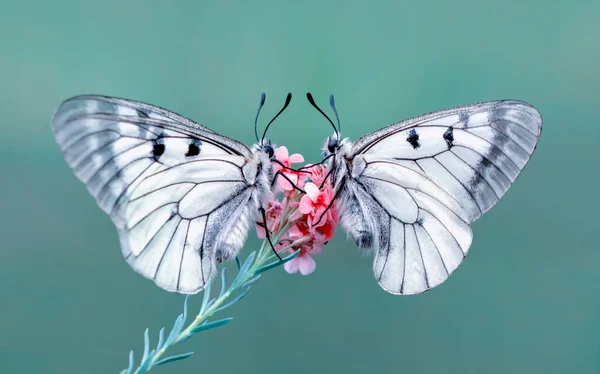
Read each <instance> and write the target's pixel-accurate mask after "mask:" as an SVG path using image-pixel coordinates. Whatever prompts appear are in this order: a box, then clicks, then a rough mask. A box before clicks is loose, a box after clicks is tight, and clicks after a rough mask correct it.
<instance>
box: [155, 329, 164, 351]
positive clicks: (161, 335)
mask: <svg viewBox="0 0 600 374" xmlns="http://www.w3.org/2000/svg"><path fill="white" fill-rule="evenodd" d="M164 342H165V328H164V327H163V328H162V329H160V332H159V333H158V345H157V346H156V351H160V350H161V348H162V347H163V344H164Z"/></svg>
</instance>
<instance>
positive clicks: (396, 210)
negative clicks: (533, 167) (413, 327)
mask: <svg viewBox="0 0 600 374" xmlns="http://www.w3.org/2000/svg"><path fill="white" fill-rule="evenodd" d="M307 96H308V99H309V101H310V102H311V104H313V106H314V107H315V108H316V109H317V110H319V111H320V112H321V113H322V114H323V115H324V116H325V117H326V118H327V116H326V115H325V114H324V113H323V111H321V109H319V108H318V107H317V106H316V104H314V100H313V99H312V97H311V96H310V94H307ZM330 104H331V107H332V108H333V110H334V112H335V115H336V117H338V115H337V111H336V109H335V104H334V101H333V96H331V98H330ZM327 119H328V120H329V118H327ZM329 122H331V120H329ZM331 124H332V126H333V127H334V129H335V134H334V135H333V136H331V137H329V138H328V139H327V141H326V142H325V146H324V155H325V157H326V159H327V163H328V170H330V172H331V181H332V183H333V185H334V191H335V194H336V196H337V198H338V199H339V200H338V201H339V207H340V208H339V209H340V216H341V223H342V226H343V227H344V229H345V230H346V232H347V233H348V236H349V237H350V238H352V239H353V240H354V241H355V242H356V244H357V245H358V246H359V247H361V248H373V249H374V250H375V260H374V266H373V271H374V273H375V278H377V281H378V282H379V285H380V286H381V287H382V288H383V289H385V290H386V291H388V292H390V293H393V294H398V295H410V294H417V293H421V292H424V291H427V290H429V289H430V288H433V287H435V286H437V285H439V284H441V283H442V282H444V281H445V280H446V279H447V278H448V277H449V276H450V274H452V272H453V271H454V270H455V269H456V268H457V267H458V265H459V264H460V263H461V262H462V260H463V258H464V257H465V256H466V254H467V251H468V250H469V247H470V245H471V240H472V233H471V227H470V224H471V222H473V221H475V220H476V219H478V218H479V217H480V216H481V215H482V214H483V213H485V212H487V211H488V210H489V209H490V208H491V207H492V206H493V205H494V204H495V203H496V202H497V201H498V200H499V199H500V198H501V197H502V196H503V195H504V193H506V190H508V188H509V187H510V186H511V185H512V183H513V182H514V181H515V179H516V178H517V177H518V175H519V173H520V172H521V170H523V168H524V167H525V165H526V164H527V162H528V161H529V158H530V157H531V154H532V153H533V151H534V150H535V147H536V146H537V143H538V140H539V138H540V135H541V131H542V118H541V116H540V113H539V112H538V111H537V110H536V109H535V108H534V107H532V106H531V105H529V104H527V103H524V102H522V101H514V100H507V101H491V102H487V103H478V104H473V105H465V106H460V107H456V108H451V109H446V110H442V111H439V112H433V113H429V114H426V115H423V116H420V117H416V118H412V119H408V120H405V121H402V122H398V123H395V124H393V125H390V126H387V127H385V128H383V129H381V130H378V131H375V132H372V133H370V134H367V135H365V136H363V137H362V138H360V139H359V140H358V141H357V142H356V143H354V144H352V142H351V141H350V140H348V139H341V138H340V134H339V130H338V129H336V128H335V125H333V122H331ZM338 126H339V117H338Z"/></svg>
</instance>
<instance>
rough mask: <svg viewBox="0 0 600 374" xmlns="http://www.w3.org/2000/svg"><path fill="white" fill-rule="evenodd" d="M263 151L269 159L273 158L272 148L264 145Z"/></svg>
mask: <svg viewBox="0 0 600 374" xmlns="http://www.w3.org/2000/svg"><path fill="white" fill-rule="evenodd" d="M265 151H267V154H268V155H269V158H273V155H274V154H275V151H273V147H271V146H270V145H265Z"/></svg>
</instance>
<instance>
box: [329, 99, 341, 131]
mask: <svg viewBox="0 0 600 374" xmlns="http://www.w3.org/2000/svg"><path fill="white" fill-rule="evenodd" d="M329 105H330V106H331V109H333V113H335V119H336V120H337V124H338V133H341V132H342V124H341V123H340V116H339V115H338V112H337V109H335V100H334V99H333V95H331V96H329Z"/></svg>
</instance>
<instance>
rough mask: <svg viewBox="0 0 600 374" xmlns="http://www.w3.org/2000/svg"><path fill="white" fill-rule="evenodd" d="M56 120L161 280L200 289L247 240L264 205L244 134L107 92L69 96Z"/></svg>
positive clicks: (78, 163)
mask: <svg viewBox="0 0 600 374" xmlns="http://www.w3.org/2000/svg"><path fill="white" fill-rule="evenodd" d="M53 129H54V133H55V137H56V140H57V142H58V144H59V145H60V147H61V149H62V151H63V154H64V156H65V159H66V161H67V163H68V164H69V165H70V166H71V167H72V168H73V170H74V172H75V175H76V176H77V177H78V178H79V179H80V180H81V181H82V182H84V183H85V185H86V186H87V188H88V190H89V191H90V193H91V194H92V195H93V196H94V197H95V198H96V200H97V202H98V205H99V206H100V207H101V208H102V210H104V211H105V212H106V213H107V214H109V215H110V217H111V218H112V220H113V221H114V223H115V225H116V226H117V229H118V232H119V237H120V242H121V248H122V251H123V255H124V256H125V258H126V260H127V262H128V263H129V264H130V265H131V267H132V268H133V269H134V270H136V271H137V272H139V273H141V274H142V275H144V276H145V277H147V278H149V279H152V280H154V282H155V283H156V284H157V285H159V286H160V287H162V288H164V289H166V290H169V291H177V292H181V293H196V292H198V291H200V290H201V289H202V288H203V287H204V285H205V284H206V282H207V281H209V279H210V278H211V277H212V276H213V275H214V273H215V259H216V257H217V256H220V255H222V254H223V253H222V252H223V251H228V250H229V251H234V252H235V251H236V250H239V249H240V248H237V247H238V246H239V247H241V243H242V242H243V240H244V239H245V236H246V235H247V232H248V227H249V225H250V222H251V221H252V219H253V215H254V212H255V210H256V209H257V208H258V206H257V204H258V197H257V193H256V189H253V188H250V187H251V184H252V183H253V180H251V179H252V178H255V177H256V175H255V174H256V173H255V174H254V175H251V174H252V172H253V171H255V170H256V166H255V165H254V166H253V165H252V164H253V163H254V162H255V161H253V159H252V152H251V151H250V149H248V148H247V147H246V146H244V145H243V144H241V143H238V142H236V141H234V140H232V139H229V138H226V137H224V136H221V135H219V134H216V133H215V132H213V131H212V130H210V129H208V128H206V127H204V126H201V125H199V124H197V123H195V122H193V121H191V120H189V119H187V118H185V117H182V116H179V115H177V114H175V113H172V112H169V111H167V110H165V109H162V108H158V107H154V106H151V105H149V104H144V103H140V102H135V101H128V100H122V99H116V98H108V97H102V96H79V97H75V98H72V99H69V100H67V101H65V102H64V103H63V104H62V105H61V106H60V107H59V109H58V110H57V112H56V113H55V116H54V118H53ZM246 169H248V170H246ZM236 228H237V231H236ZM225 229H229V230H232V231H230V232H229V234H228V233H227V232H225V231H226V230H225ZM222 232H223V234H221V233H222ZM226 234H228V235H229V236H233V238H231V237H226V236H225V235H226ZM221 247H223V248H222V249H221ZM218 251H221V252H218Z"/></svg>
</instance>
